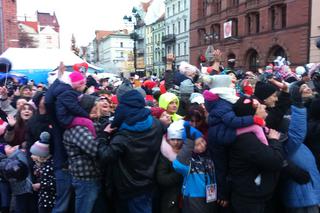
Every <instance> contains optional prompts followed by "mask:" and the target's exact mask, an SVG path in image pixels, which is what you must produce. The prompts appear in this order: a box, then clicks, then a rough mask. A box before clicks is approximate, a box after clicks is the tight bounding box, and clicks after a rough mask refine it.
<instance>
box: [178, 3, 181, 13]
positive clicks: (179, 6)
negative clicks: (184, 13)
mask: <svg viewBox="0 0 320 213" xmlns="http://www.w3.org/2000/svg"><path fill="white" fill-rule="evenodd" d="M180 11H181V5H180V1H178V12H180Z"/></svg>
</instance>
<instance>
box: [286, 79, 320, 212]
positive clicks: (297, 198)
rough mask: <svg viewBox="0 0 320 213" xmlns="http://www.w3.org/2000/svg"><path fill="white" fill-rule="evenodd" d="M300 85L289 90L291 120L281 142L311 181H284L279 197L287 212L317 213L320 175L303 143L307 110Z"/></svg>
mask: <svg viewBox="0 0 320 213" xmlns="http://www.w3.org/2000/svg"><path fill="white" fill-rule="evenodd" d="M303 85H304V84H303V83H300V82H295V83H294V84H293V85H291V87H290V95H291V100H292V105H291V120H290V125H289V130H288V137H289V140H288V141H286V142H285V143H284V146H285V150H286V155H287V157H288V159H289V160H291V161H292V162H293V163H295V164H296V165H297V166H299V167H300V168H302V169H304V170H305V171H307V172H308V173H309V174H310V177H311V181H310V182H308V183H306V184H299V183H297V182H295V181H294V180H290V179H289V180H287V181H285V183H284V184H283V185H282V187H283V191H282V192H283V193H282V198H283V201H284V205H285V206H286V207H287V212H289V213H296V212H319V204H320V173H319V170H318V168H317V164H316V159H315V157H314V155H313V154H312V152H311V151H310V149H309V148H308V147H307V146H306V145H305V144H304V143H303V142H304V140H305V137H306V135H307V110H306V108H305V107H304V104H303V98H302V94H303V88H302V87H303Z"/></svg>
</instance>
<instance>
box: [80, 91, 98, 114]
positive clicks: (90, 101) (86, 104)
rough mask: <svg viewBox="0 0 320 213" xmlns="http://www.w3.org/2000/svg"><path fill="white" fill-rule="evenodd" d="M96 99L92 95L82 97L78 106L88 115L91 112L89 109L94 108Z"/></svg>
mask: <svg viewBox="0 0 320 213" xmlns="http://www.w3.org/2000/svg"><path fill="white" fill-rule="evenodd" d="M97 100H98V98H97V97H96V96H93V95H86V94H85V95H82V97H81V99H80V106H81V107H82V108H83V109H84V110H85V111H86V112H88V113H90V112H91V109H92V108H93V107H94V105H95V103H96V101H97Z"/></svg>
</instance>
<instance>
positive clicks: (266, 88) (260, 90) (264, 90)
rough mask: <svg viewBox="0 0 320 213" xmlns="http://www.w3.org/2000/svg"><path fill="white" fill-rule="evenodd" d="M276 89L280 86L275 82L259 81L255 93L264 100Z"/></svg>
mask: <svg viewBox="0 0 320 213" xmlns="http://www.w3.org/2000/svg"><path fill="white" fill-rule="evenodd" d="M276 91H278V88H277V87H276V86H274V85H273V84H270V83H264V82H261V81H258V82H257V84H256V87H255V91H254V95H255V96H256V97H257V98H259V99H260V100H261V101H263V100H265V99H267V98H268V97H270V96H271V95H272V94H273V93H275V92H276Z"/></svg>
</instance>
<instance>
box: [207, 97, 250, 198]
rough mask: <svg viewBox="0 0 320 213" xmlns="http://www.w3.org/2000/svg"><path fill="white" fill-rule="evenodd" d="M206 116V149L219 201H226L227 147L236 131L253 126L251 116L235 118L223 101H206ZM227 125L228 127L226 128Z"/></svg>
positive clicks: (227, 196)
mask: <svg viewBox="0 0 320 213" xmlns="http://www.w3.org/2000/svg"><path fill="white" fill-rule="evenodd" d="M205 106H206V109H207V111H208V112H209V116H208V125H209V130H208V148H209V152H210V155H211V158H212V160H213V162H214V164H215V168H216V173H217V185H218V188H220V190H218V199H219V200H228V199H229V196H230V194H229V193H230V187H229V183H228V153H229V150H228V146H226V145H227V144H230V143H232V142H233V141H234V140H235V139H236V129H237V128H240V127H245V126H250V125H252V124H253V117H252V116H245V117H237V116H236V115H235V113H234V111H233V105H232V104H231V103H230V102H228V101H225V100H223V99H219V100H217V101H212V102H209V101H206V102H205ZM227 125H228V126H227Z"/></svg>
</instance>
